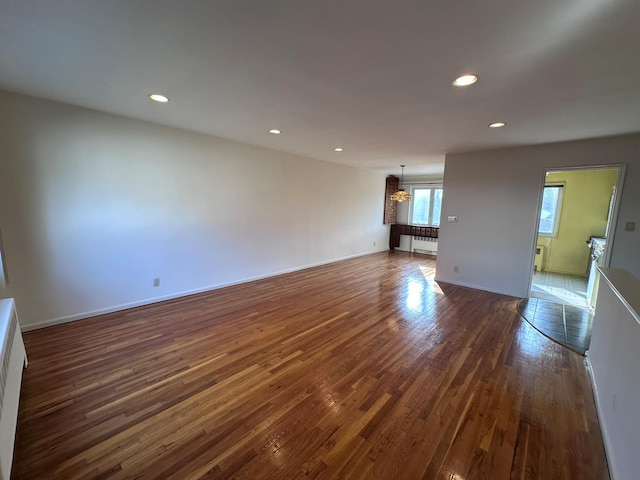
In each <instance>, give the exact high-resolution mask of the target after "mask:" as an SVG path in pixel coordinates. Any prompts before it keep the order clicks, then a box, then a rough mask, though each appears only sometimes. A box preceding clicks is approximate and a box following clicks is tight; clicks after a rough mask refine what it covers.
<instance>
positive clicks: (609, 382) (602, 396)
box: [588, 268, 640, 480]
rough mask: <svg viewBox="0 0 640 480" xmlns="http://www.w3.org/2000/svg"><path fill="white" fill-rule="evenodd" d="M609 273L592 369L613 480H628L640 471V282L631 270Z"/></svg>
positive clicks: (595, 329) (602, 283)
mask: <svg viewBox="0 0 640 480" xmlns="http://www.w3.org/2000/svg"><path fill="white" fill-rule="evenodd" d="M603 272H604V278H602V279H601V280H600V288H599V289H598V302H597V304H596V312H595V315H594V319H593V332H592V335H591V345H590V346H589V353H588V355H589V365H590V371H591V375H592V381H593V386H594V388H593V390H594V393H595V398H596V405H597V407H598V420H599V423H600V428H601V429H602V434H603V437H604V441H605V446H606V450H607V460H608V463H609V470H610V471H611V478H612V480H624V479H629V478H638V472H640V456H638V451H640V415H638V398H640V368H638V364H640V350H639V349H638V344H640V317H638V312H640V309H639V307H640V280H638V279H637V278H635V277H633V276H631V275H630V274H629V273H628V272H627V271H625V270H618V269H607V268H605V269H603ZM622 299H624V301H623V300H622Z"/></svg>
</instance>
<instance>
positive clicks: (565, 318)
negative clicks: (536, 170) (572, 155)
mask: <svg viewBox="0 0 640 480" xmlns="http://www.w3.org/2000/svg"><path fill="white" fill-rule="evenodd" d="M622 174H623V167H622V166H618V165H613V166H603V167H579V168H558V169H549V170H547V171H546V172H545V179H544V185H543V187H542V192H541V200H540V210H539V211H540V214H539V221H538V230H537V235H536V241H535V245H534V246H535V257H534V268H533V271H532V273H531V288H530V294H529V299H527V301H526V306H525V305H523V310H526V313H527V315H525V318H527V320H528V321H529V322H530V323H532V325H533V326H534V327H535V328H537V329H538V330H540V331H542V333H544V334H545V335H547V336H549V337H551V338H553V339H554V340H556V341H559V342H560V343H564V344H565V345H568V346H570V348H573V349H574V350H576V351H579V352H580V353H584V351H586V349H587V348H588V346H589V341H590V338H591V325H592V320H593V310H594V308H595V303H596V295H597V290H598V283H599V275H598V274H597V268H598V267H599V266H606V265H608V263H609V258H610V250H611V245H612V243H613V232H614V223H615V218H616V214H617V206H618V199H619V190H620V185H621V182H622ZM577 346H579V347H580V348H576V347H577Z"/></svg>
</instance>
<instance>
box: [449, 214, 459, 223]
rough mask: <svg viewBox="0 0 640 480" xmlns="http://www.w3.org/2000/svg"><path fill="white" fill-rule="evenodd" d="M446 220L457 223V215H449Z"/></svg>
mask: <svg viewBox="0 0 640 480" xmlns="http://www.w3.org/2000/svg"><path fill="white" fill-rule="evenodd" d="M447 222H449V223H458V216H457V215H449V216H448V217H447Z"/></svg>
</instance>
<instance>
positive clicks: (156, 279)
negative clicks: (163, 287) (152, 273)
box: [153, 278, 160, 287]
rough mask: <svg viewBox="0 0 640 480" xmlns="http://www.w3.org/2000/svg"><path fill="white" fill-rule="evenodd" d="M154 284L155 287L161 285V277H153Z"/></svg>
mask: <svg viewBox="0 0 640 480" xmlns="http://www.w3.org/2000/svg"><path fill="white" fill-rule="evenodd" d="M153 286H154V287H159V286H160V279H159V278H154V279H153Z"/></svg>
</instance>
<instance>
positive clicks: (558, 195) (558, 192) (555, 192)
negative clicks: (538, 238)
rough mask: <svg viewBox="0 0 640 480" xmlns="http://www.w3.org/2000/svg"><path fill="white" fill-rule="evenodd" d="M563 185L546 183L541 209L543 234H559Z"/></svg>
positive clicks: (541, 229)
mask: <svg viewBox="0 0 640 480" xmlns="http://www.w3.org/2000/svg"><path fill="white" fill-rule="evenodd" d="M562 187H563V186H562V185H546V186H545V187H544V191H543V192H542V207H541V209H540V226H539V227H538V233H539V234H541V235H551V236H554V235H557V234H558V221H559V219H560V207H561V205H562Z"/></svg>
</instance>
